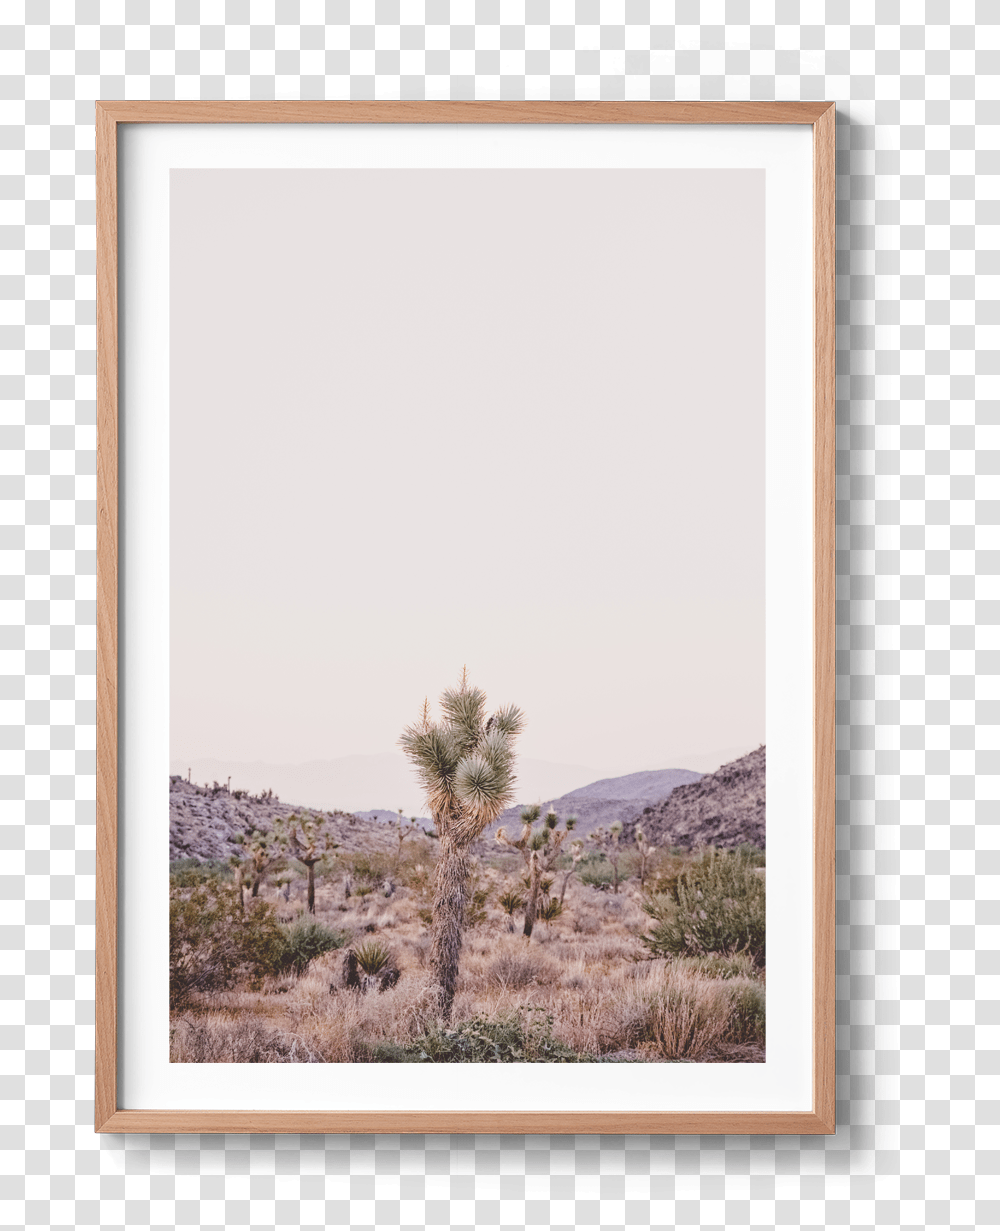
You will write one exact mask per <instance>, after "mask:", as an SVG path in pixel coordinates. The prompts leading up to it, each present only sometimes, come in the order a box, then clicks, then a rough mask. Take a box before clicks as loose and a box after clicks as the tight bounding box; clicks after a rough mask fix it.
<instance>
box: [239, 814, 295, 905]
mask: <svg viewBox="0 0 1000 1231" xmlns="http://www.w3.org/2000/svg"><path fill="white" fill-rule="evenodd" d="M234 841H235V842H236V843H237V845H239V846H242V847H243V849H244V850H245V851H246V852H247V854H246V863H247V865H248V866H247V872H248V874H249V876H250V896H251V897H252V898H255V897H257V895H258V894H259V893H260V882H261V881H262V880H263V879H264V877H265V876H266V875H267V874H268V872H270V871H271V869H272V868H274V867H276V866H277V865H278V864H279V863H281V862H282V861H283V860H284V858H285V852H284V849H283V847H282V843H281V840H280V837H279V835H278V834H276V833H273V832H268V831H267V830H263V829H251V831H250V832H249V833H248V834H238V835H237V836H236V838H234Z"/></svg>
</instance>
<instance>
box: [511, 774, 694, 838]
mask: <svg viewBox="0 0 1000 1231" xmlns="http://www.w3.org/2000/svg"><path fill="white" fill-rule="evenodd" d="M701 776H702V775H701V774H696V773H695V772H694V770H690V769H643V770H639V772H638V773H635V774H625V775H624V776H623V777H621V778H600V779H599V780H598V781H597V782H590V783H588V784H587V786H581V787H578V788H577V789H576V790H575V791H568V792H567V793H566V794H565V795H560V796H559V797H558V798H555V799H546V800H544V801H539V802H541V807H542V815H543V816H544V815H545V813H546V812H548V811H549V809H554V810H555V812H556V813H557V814H558V815H559V818H560V820H565V819H566V817H568V816H575V817H576V818H577V820H576V827H575V829H574V833H578V834H580V835H581V836H582V835H586V834H589V833H592V832H593V831H594V830H595V829H598V828H600V827H601V826H605V827H606V826H608V825H610V824H612V823H613V822H614V821H621V822H622V824H623V825H624V823H625V822H626V821H629V820H632V818H633V817H635V816H637V815H638V814H639V813H640V812H641V811H642V810H643V808H644V807H646V806H647V805H649V804H655V803H660V802H661V801H662V800H665V799H667V798H668V797H669V795H670V794H671V792H672V791H674V790H675V789H676V788H677V787H679V786H684V785H685V784H687V783H691V782H697V781H698V780H699V779H700V778H701ZM529 802H534V801H529ZM525 806H526V805H525V804H524V803H520V804H517V805H516V806H515V807H513V808H508V809H507V811H506V812H504V813H503V814H502V815H501V817H500V820H499V821H498V822H497V824H498V825H505V826H506V827H507V829H508V832H509V831H510V828H511V827H512V826H513V827H514V828H515V829H516V828H517V827H518V826H519V825H520V818H521V811H522V809H523V808H524V807H525Z"/></svg>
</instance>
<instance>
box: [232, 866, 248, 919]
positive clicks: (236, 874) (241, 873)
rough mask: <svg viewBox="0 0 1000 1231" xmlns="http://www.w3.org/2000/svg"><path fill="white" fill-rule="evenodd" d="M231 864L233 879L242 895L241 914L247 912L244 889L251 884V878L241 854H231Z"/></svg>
mask: <svg viewBox="0 0 1000 1231" xmlns="http://www.w3.org/2000/svg"><path fill="white" fill-rule="evenodd" d="M229 866H230V867H231V868H232V870H233V880H234V881H235V882H236V888H237V889H238V890H239V895H240V914H241V915H243V914H245V913H246V906H245V903H244V898H243V890H244V889H246V888H247V887H248V886H249V884H250V878H249V877H248V876H247V872H246V868H245V867H244V866H243V860H242V859H241V858H240V857H239V855H230V856H229Z"/></svg>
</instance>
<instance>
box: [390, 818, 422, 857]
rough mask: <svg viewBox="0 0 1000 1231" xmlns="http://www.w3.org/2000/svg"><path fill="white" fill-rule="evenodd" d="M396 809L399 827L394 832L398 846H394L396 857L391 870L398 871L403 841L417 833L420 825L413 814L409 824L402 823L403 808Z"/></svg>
mask: <svg viewBox="0 0 1000 1231" xmlns="http://www.w3.org/2000/svg"><path fill="white" fill-rule="evenodd" d="M396 811H397V812H398V813H399V822H398V824H399V828H398V830H397V834H396V838H397V841H398V846H397V847H396V859H395V862H394V863H393V870H394V871H396V872H398V871H399V863H400V860H401V859H402V858H403V843H404V842H405V841H406V839H407V838H412V837H413V835H414V834H416V833H419V832H420V826H419V825H418V824H417V818H416V817H415V816H411V817H410V823H409V825H404V824H403V809H402V808H397V809H396Z"/></svg>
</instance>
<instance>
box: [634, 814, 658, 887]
mask: <svg viewBox="0 0 1000 1231" xmlns="http://www.w3.org/2000/svg"><path fill="white" fill-rule="evenodd" d="M635 844H636V846H637V847H638V848H639V889H640V890H642V891H643V892H645V889H646V865H647V863H648V862H649V858H650V856H651V855H652V854H653V853H654V852H655V850H656V847H655V846H650V844H649V843H648V842H647V841H646V835H645V833H644V832H643V829H642V826H641V825H637V826H636V827H635Z"/></svg>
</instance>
